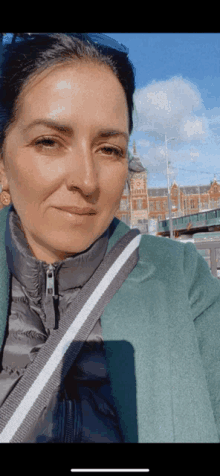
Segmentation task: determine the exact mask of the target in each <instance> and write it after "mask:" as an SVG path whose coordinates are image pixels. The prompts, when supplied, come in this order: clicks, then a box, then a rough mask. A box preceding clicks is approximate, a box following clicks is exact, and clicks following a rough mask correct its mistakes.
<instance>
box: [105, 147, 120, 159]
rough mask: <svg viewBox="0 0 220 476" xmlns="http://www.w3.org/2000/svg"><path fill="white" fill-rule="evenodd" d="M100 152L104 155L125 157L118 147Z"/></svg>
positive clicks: (106, 148)
mask: <svg viewBox="0 0 220 476" xmlns="http://www.w3.org/2000/svg"><path fill="white" fill-rule="evenodd" d="M100 150H101V152H103V153H104V155H114V156H116V157H123V155H124V154H123V151H122V150H121V149H117V148H116V147H110V146H105V147H102V148H101V149H100Z"/></svg>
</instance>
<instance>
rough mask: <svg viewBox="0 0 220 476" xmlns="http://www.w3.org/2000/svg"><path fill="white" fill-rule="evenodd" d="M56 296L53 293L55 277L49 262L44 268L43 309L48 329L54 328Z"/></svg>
mask: <svg viewBox="0 0 220 476" xmlns="http://www.w3.org/2000/svg"><path fill="white" fill-rule="evenodd" d="M57 299H58V296H57V295H56V294H55V277H54V266H53V265H52V264H49V266H48V268H47V270H46V298H45V303H44V306H45V311H46V323H47V327H48V328H49V329H56V324H57V323H56V312H55V307H54V305H55V302H56V300H57Z"/></svg>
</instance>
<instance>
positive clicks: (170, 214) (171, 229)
mask: <svg viewBox="0 0 220 476" xmlns="http://www.w3.org/2000/svg"><path fill="white" fill-rule="evenodd" d="M175 139H176V137H171V138H170V139H167V135H166V134H165V155H166V161H167V189H168V207H169V223H170V238H171V239H172V240H173V238H174V237H173V220H172V212H171V200H170V183H169V165H168V154H167V142H169V141H170V140H175Z"/></svg>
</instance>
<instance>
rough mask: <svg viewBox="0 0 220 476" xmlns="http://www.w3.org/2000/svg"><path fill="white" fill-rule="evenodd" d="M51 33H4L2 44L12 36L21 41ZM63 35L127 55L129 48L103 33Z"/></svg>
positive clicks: (10, 41)
mask: <svg viewBox="0 0 220 476" xmlns="http://www.w3.org/2000/svg"><path fill="white" fill-rule="evenodd" d="M52 34H53V33H16V37H14V33H5V34H3V37H2V44H3V45H6V44H12V43H13V38H14V42H15V43H19V42H22V41H24V40H30V41H31V40H34V39H36V38H39V36H42V37H44V36H48V35H52ZM64 34H65V35H68V36H71V37H74V38H79V39H80V40H82V41H84V42H87V43H89V44H94V45H95V46H100V47H102V48H107V49H109V50H114V51H117V52H120V53H122V54H124V55H126V56H127V55H128V53H129V50H128V48H126V46H124V45H122V44H121V43H118V42H117V41H116V40H113V38H109V36H107V35H105V34H103V33H66V32H64Z"/></svg>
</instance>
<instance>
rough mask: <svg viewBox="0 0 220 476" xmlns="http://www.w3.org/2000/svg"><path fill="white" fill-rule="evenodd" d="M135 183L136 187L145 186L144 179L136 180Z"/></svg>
mask: <svg viewBox="0 0 220 476" xmlns="http://www.w3.org/2000/svg"><path fill="white" fill-rule="evenodd" d="M135 185H136V188H144V187H143V181H142V180H137V182H135Z"/></svg>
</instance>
